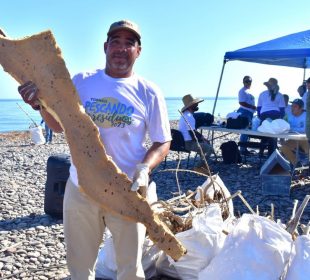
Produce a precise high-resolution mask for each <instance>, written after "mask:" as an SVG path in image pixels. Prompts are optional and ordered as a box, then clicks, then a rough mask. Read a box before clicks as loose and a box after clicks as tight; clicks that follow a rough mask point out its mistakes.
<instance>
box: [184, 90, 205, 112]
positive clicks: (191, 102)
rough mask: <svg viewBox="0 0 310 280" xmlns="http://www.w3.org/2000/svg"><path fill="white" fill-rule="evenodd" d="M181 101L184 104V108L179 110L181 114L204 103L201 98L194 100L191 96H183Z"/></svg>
mask: <svg viewBox="0 0 310 280" xmlns="http://www.w3.org/2000/svg"><path fill="white" fill-rule="evenodd" d="M182 100H183V104H184V107H183V108H182V110H181V111H182V112H184V111H185V110H186V109H187V108H189V107H191V106H193V105H195V104H198V103H200V102H202V101H204V100H203V99H201V98H194V97H193V96H192V95H191V94H187V95H185V96H184V97H183V98H182Z"/></svg>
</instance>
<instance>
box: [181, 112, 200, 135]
mask: <svg viewBox="0 0 310 280" xmlns="http://www.w3.org/2000/svg"><path fill="white" fill-rule="evenodd" d="M183 116H184V118H185V119H186V120H187V122H188V123H189V125H190V126H191V128H192V129H193V130H195V124H196V120H195V118H194V116H193V114H192V113H191V112H190V111H188V110H185V111H184V112H183ZM184 118H183V117H182V116H181V118H180V121H179V130H180V131H181V132H182V134H183V137H184V141H191V140H192V137H191V135H190V134H189V130H190V128H189V127H188V125H187V123H186V121H185V120H184Z"/></svg>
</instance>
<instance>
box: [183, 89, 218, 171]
mask: <svg viewBox="0 0 310 280" xmlns="http://www.w3.org/2000/svg"><path fill="white" fill-rule="evenodd" d="M182 100H183V103H184V107H183V108H182V110H181V111H182V113H183V115H182V116H181V118H180V121H179V130H180V131H181V133H182V135H183V137H184V141H185V148H186V150H189V151H193V152H198V153H199V155H200V158H201V162H200V164H199V166H202V165H204V164H203V161H202V156H201V154H200V149H199V146H198V144H197V142H196V140H195V137H194V134H193V133H195V136H196V137H197V139H198V141H199V144H200V146H201V148H202V151H203V153H204V155H205V157H206V158H208V157H209V156H210V154H211V153H212V152H213V148H212V147H211V146H210V144H209V142H208V140H206V139H205V138H204V137H203V135H202V134H201V133H199V132H198V131H197V130H196V128H195V127H196V121H195V118H194V116H193V114H194V112H196V111H198V110H199V108H198V104H199V103H200V102H203V101H204V100H203V99H201V98H193V97H192V96H191V95H190V94H188V95H185V96H184V97H183V99H182ZM188 124H189V125H190V127H189V125H188ZM191 128H192V130H193V131H192V130H191Z"/></svg>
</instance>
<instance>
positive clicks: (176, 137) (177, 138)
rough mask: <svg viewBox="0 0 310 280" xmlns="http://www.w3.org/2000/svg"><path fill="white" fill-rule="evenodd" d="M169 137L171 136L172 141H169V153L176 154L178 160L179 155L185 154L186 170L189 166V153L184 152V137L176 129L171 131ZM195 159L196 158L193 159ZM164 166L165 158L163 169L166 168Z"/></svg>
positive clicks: (187, 151)
mask: <svg viewBox="0 0 310 280" xmlns="http://www.w3.org/2000/svg"><path fill="white" fill-rule="evenodd" d="M171 136H172V141H171V145H170V151H174V152H178V158H179V159H180V153H181V152H183V153H187V154H188V156H187V164H186V168H188V165H189V158H190V155H191V151H189V150H186V149H185V141H184V137H183V134H182V132H181V131H179V130H177V129H173V128H172V129H171ZM195 159H196V157H195ZM166 164H167V156H166V157H165V165H164V168H166Z"/></svg>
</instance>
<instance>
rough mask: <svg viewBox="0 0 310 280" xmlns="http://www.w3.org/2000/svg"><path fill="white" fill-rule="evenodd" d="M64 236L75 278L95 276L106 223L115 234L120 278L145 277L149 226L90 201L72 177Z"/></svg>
mask: <svg viewBox="0 0 310 280" xmlns="http://www.w3.org/2000/svg"><path fill="white" fill-rule="evenodd" d="M63 215H64V235H65V241H66V246H67V264H68V268H69V271H70V273H71V279H72V280H91V279H95V272H94V270H95V265H96V260H97V255H98V250H99V246H100V244H101V242H102V238H103V232H104V229H105V226H107V227H108V228H109V230H110V231H111V233H112V236H113V242H114V248H115V255H116V263H117V268H118V269H117V279H118V280H136V279H137V280H138V279H139V280H141V279H145V278H144V271H143V268H142V263H141V258H142V246H143V242H144V238H145V231H146V230H145V227H144V225H142V224H137V223H133V222H130V221H126V220H123V219H121V218H120V217H118V216H114V215H112V214H111V213H109V212H107V211H105V210H103V209H102V208H101V207H99V206H98V205H97V204H95V203H94V202H92V201H90V200H89V199H88V198H87V197H86V196H85V194H83V193H81V192H80V191H79V190H78V188H77V187H76V186H75V185H73V183H72V182H71V181H70V179H69V180H68V182H67V185H66V191H65V197H64V213H63Z"/></svg>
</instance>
